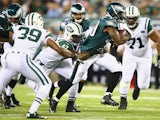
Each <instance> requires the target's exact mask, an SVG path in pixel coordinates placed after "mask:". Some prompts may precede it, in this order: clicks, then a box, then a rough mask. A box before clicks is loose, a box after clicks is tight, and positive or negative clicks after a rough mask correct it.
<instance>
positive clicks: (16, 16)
mask: <svg viewBox="0 0 160 120" xmlns="http://www.w3.org/2000/svg"><path fill="white" fill-rule="evenodd" d="M0 20H1V22H0V23H1V27H2V29H1V31H0V32H1V36H2V37H6V38H7V39H8V38H9V31H10V30H11V29H12V26H13V25H16V24H23V23H24V21H23V20H24V19H23V11H22V8H21V6H20V5H19V4H17V3H12V4H10V5H9V6H8V8H7V9H6V10H5V11H2V14H1V15H0ZM12 46H13V42H10V43H8V42H5V43H4V44H3V49H4V52H7V51H9V50H10V49H11V48H12ZM17 79H18V78H17V76H15V77H14V78H13V79H12V80H11V82H10V83H9V84H8V85H7V87H6V90H5V94H6V97H5V101H4V103H3V107H4V108H6V109H9V108H10V107H11V106H12V107H15V106H20V102H19V101H18V100H17V99H16V98H15V95H14V93H13V92H12V89H13V88H14V87H15V85H16V83H17ZM11 103H12V104H11Z"/></svg>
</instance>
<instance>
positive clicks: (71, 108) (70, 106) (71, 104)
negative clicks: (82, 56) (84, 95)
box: [66, 71, 88, 112]
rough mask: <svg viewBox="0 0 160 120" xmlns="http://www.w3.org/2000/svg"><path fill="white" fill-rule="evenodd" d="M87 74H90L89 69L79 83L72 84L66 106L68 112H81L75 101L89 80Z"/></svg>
mask: <svg viewBox="0 0 160 120" xmlns="http://www.w3.org/2000/svg"><path fill="white" fill-rule="evenodd" d="M87 74H88V71H87V72H85V74H84V75H83V77H82V79H81V81H80V82H79V83H77V84H75V85H72V87H71V88H70V89H69V91H68V93H69V96H68V102H67V106H66V112H80V110H78V109H77V106H76V104H75V101H76V99H77V98H78V95H79V94H80V92H81V90H82V88H83V85H84V82H85V81H86V80H87Z"/></svg>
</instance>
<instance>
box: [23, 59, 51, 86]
mask: <svg viewBox="0 0 160 120" xmlns="http://www.w3.org/2000/svg"><path fill="white" fill-rule="evenodd" d="M21 73H22V74H23V75H24V76H26V77H27V78H29V79H31V80H33V81H35V82H36V83H38V84H40V85H45V84H50V83H51V80H50V79H49V77H48V75H47V73H46V72H45V70H44V69H43V68H42V66H40V65H39V64H38V63H36V62H35V61H33V60H31V59H30V58H29V57H27V59H25V60H23V65H22V67H21Z"/></svg>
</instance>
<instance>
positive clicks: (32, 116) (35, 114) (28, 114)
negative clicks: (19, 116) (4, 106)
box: [26, 112, 47, 119]
mask: <svg viewBox="0 0 160 120" xmlns="http://www.w3.org/2000/svg"><path fill="white" fill-rule="evenodd" d="M26 118H29V119H30V118H39V119H47V117H44V116H41V115H39V114H38V113H37V112H35V113H33V114H31V113H29V112H28V113H27V114H26Z"/></svg>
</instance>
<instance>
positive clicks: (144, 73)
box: [132, 58, 152, 100]
mask: <svg viewBox="0 0 160 120" xmlns="http://www.w3.org/2000/svg"><path fill="white" fill-rule="evenodd" d="M146 64H147V65H146ZM151 66H152V64H151V59H148V58H147V59H146V58H144V59H142V60H141V61H138V68H137V84H136V85H135V88H134V91H133V95H132V96H133V99H134V100H137V99H138V97H139V95H140V90H141V89H147V88H148V87H149V85H150V77H151V76H150V75H151Z"/></svg>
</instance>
